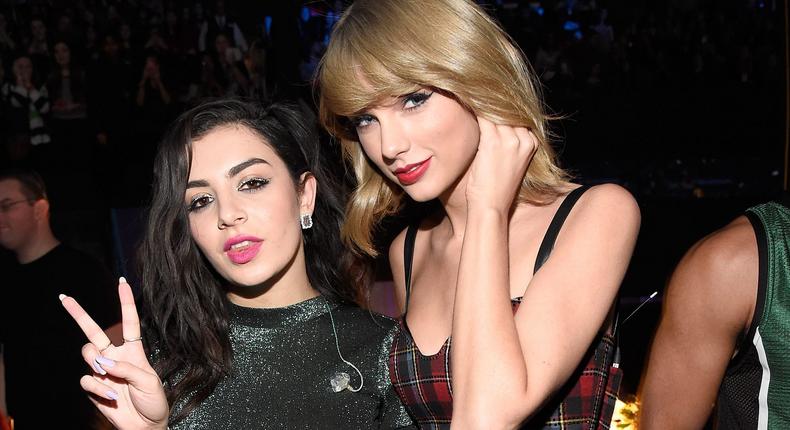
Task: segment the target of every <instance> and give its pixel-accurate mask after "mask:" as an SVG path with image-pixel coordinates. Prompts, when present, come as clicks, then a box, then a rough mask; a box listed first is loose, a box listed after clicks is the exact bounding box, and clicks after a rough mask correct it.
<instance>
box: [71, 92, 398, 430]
mask: <svg viewBox="0 0 790 430" xmlns="http://www.w3.org/2000/svg"><path fill="white" fill-rule="evenodd" d="M154 175H155V181H154V189H153V201H152V204H151V211H150V215H149V221H148V227H147V231H146V235H145V239H144V241H143V244H142V254H141V261H142V263H143V277H142V282H143V298H144V303H145V310H146V318H145V320H144V322H145V324H144V327H145V330H144V332H145V333H144V338H143V337H141V330H140V324H139V322H138V317H137V311H136V308H135V305H134V298H133V296H132V292H131V289H130V287H129V285H128V284H127V283H126V281H125V280H124V279H123V278H122V279H121V282H120V285H119V296H120V299H121V306H122V309H123V321H124V322H123V334H124V344H123V345H121V346H113V345H112V344H111V343H110V341H109V340H108V339H107V337H106V336H105V335H104V333H103V332H102V331H101V330H100V329H98V327H96V326H95V324H93V322H92V321H91V320H90V317H89V316H88V315H87V314H86V313H84V311H82V310H81V308H79V305H78V304H77V302H76V301H75V300H74V299H72V298H70V297H62V300H63V304H64V306H65V307H66V309H67V310H68V311H69V313H70V314H71V315H72V316H73V317H74V319H75V320H76V321H77V322H78V323H79V324H80V326H81V327H82V329H83V331H84V332H85V333H86V335H87V336H88V339H89V340H90V343H88V344H86V345H85V346H84V347H83V351H82V353H83V357H84V358H85V361H86V362H87V363H88V364H89V365H91V367H92V371H93V373H92V375H87V376H85V377H83V378H82V380H81V384H82V387H83V388H84V389H85V390H86V391H87V392H88V393H89V394H90V395H91V398H92V400H93V402H94V403H95V404H96V406H97V407H98V408H99V410H100V411H101V412H102V413H103V414H104V415H105V416H106V417H107V418H108V419H109V420H110V421H111V422H112V423H113V424H114V425H115V426H116V427H118V428H121V429H130V428H135V429H137V428H165V427H167V426H168V422H169V428H171V429H176V428H190V429H199V428H206V429H209V428H212V429H214V428H273V427H277V428H297V427H298V428H401V427H408V426H410V425H411V421H410V419H409V417H408V415H406V413H405V410H404V408H403V406H402V405H401V403H400V402H399V401H398V399H397V396H396V395H395V393H394V391H393V389H392V386H391V384H390V382H389V378H388V376H387V375H388V374H387V353H388V350H389V347H390V344H391V342H392V338H393V335H394V331H393V330H395V326H394V324H393V322H392V321H391V320H387V319H381V318H376V319H375V320H374V318H372V317H371V315H370V314H369V313H368V312H366V311H363V310H360V309H359V308H356V307H354V306H353V305H352V303H353V302H354V300H355V297H356V294H357V291H356V289H355V288H354V283H353V282H352V281H351V280H350V279H349V275H348V273H349V272H348V271H347V270H346V269H345V268H346V267H349V265H348V263H349V261H350V258H349V254H348V253H347V252H346V249H345V248H344V247H343V245H342V243H341V241H340V240H339V238H338V235H339V229H340V225H341V222H342V214H343V201H342V197H341V194H340V192H339V191H340V188H339V186H338V184H336V183H335V182H334V180H333V178H332V177H330V176H329V175H327V174H326V170H325V166H324V160H323V157H322V156H321V154H320V153H319V144H318V138H317V135H316V131H315V130H314V128H313V127H312V126H309V125H308V122H307V121H306V120H305V119H304V117H303V115H302V114H301V113H299V112H298V111H297V110H295V109H293V108H291V107H288V106H285V105H281V104H273V105H271V106H269V107H260V106H258V105H255V104H251V103H247V102H242V101H238V100H219V101H213V102H208V103H206V104H203V105H200V106H198V107H196V108H194V109H192V110H190V111H188V112H186V113H184V114H183V115H181V116H180V117H179V118H178V119H177V120H176V121H175V123H174V124H173V125H172V126H171V127H170V130H169V132H168V133H167V134H166V136H165V138H164V139H163V141H162V143H161V146H160V148H159V154H158V157H157V160H156V165H155V170H154ZM141 339H144V340H145V345H146V347H147V348H144V347H143V342H141ZM149 358H150V363H151V364H149ZM168 405H170V406H169V407H168Z"/></svg>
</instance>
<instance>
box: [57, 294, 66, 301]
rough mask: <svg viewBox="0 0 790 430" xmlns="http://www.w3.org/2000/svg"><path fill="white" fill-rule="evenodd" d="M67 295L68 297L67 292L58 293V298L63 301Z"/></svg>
mask: <svg viewBox="0 0 790 430" xmlns="http://www.w3.org/2000/svg"><path fill="white" fill-rule="evenodd" d="M66 297H68V296H67V295H65V294H60V295H58V299H59V300H60V301H61V302H63V299H65V298H66Z"/></svg>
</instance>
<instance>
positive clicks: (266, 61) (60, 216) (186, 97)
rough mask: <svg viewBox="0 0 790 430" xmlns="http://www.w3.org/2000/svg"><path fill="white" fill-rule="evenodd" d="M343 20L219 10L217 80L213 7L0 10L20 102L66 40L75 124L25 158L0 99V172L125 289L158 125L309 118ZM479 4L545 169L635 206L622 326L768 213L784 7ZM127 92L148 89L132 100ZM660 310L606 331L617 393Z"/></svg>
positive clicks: (100, 4)
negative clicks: (556, 168)
mask: <svg viewBox="0 0 790 430" xmlns="http://www.w3.org/2000/svg"><path fill="white" fill-rule="evenodd" d="M343 5H344V2H342V1H336V2H327V1H281V0H278V1H274V0H271V1H256V2H246V1H226V2H224V7H225V9H226V10H227V16H228V19H227V21H234V22H235V23H236V24H237V26H238V29H239V31H240V33H241V34H242V35H243V36H244V42H245V43H240V40H237V39H236V38H235V37H234V35H233V32H229V34H227V36H226V37H227V39H228V44H229V45H230V46H231V47H233V46H234V45H236V46H237V47H238V48H239V49H238V55H237V57H235V58H233V59H232V60H231V61H228V62H227V63H228V64H227V65H224V66H223V65H222V64H224V63H223V60H222V58H225V57H226V56H231V57H232V56H233V54H227V50H223V49H222V48H220V50H219V51H218V50H217V49H216V44H215V39H214V37H213V36H214V33H210V34H209V36H208V37H207V40H206V43H205V49H204V50H201V49H200V46H199V43H198V39H199V35H200V28H201V23H202V22H203V21H204V20H206V19H207V18H210V17H212V16H213V14H214V11H215V10H216V9H217V2H215V1H197V2H192V1H188V2H187V1H161V0H109V1H98V0H78V1H74V2H65V1H55V0H50V1H9V0H4V1H2V2H0V15H2V16H0V59H2V65H1V67H0V69H2V74H0V81H1V82H2V83H3V84H5V85H13V84H14V73H13V71H12V64H13V62H14V60H15V59H16V58H18V57H19V56H20V55H26V56H29V57H30V58H31V60H32V63H33V66H34V85H35V87H36V88H47V92H48V97H49V102H50V105H51V106H52V107H54V106H55V105H57V104H58V103H61V104H62V103H63V99H64V97H63V91H62V75H61V74H59V70H60V69H61V67H60V66H59V65H58V64H57V63H56V61H55V58H54V55H53V50H54V48H55V45H57V44H58V43H59V42H65V43H66V44H67V45H68V46H69V48H70V51H71V65H70V66H69V68H70V70H71V77H72V79H71V85H72V88H71V93H72V101H74V102H76V103H77V104H79V105H80V106H82V110H83V111H84V114H83V115H82V116H80V115H79V114H77V115H76V116H77V118H72V117H70V116H69V115H68V114H66V115H64V114H63V113H61V114H57V113H55V112H54V109H50V110H49V112H46V113H44V115H43V117H44V120H45V123H46V125H47V129H48V132H49V135H50V136H51V142H50V143H48V144H46V145H39V146H36V147H32V146H30V145H29V144H28V143H26V142H27V141H26V140H25V139H27V138H28V137H29V136H28V135H27V134H26V133H28V132H29V130H27V128H26V127H27V123H26V121H25V118H21V119H20V117H19V116H18V115H17V113H15V112H14V110H13V109H12V108H11V107H9V106H8V103H7V100H4V101H3V109H2V110H1V111H0V113H1V114H2V118H0V121H2V123H1V124H2V128H0V139H2V142H3V147H2V148H0V166H2V167H7V166H20V165H22V166H31V167H34V168H36V169H38V170H40V171H41V173H42V174H43V175H44V177H45V179H46V180H47V182H48V185H49V188H50V196H51V201H52V205H53V217H52V218H53V223H54V225H55V229H56V233H57V234H58V236H59V237H61V238H62V239H63V240H64V241H65V242H67V243H70V244H72V245H74V246H75V247H78V248H81V249H83V250H86V251H88V252H90V253H92V254H93V255H95V256H96V257H97V258H100V259H101V260H102V261H104V262H106V263H107V265H108V267H111V268H112V269H113V270H114V271H115V272H116V273H117V274H125V275H127V277H131V278H132V279H134V277H133V275H131V274H130V272H131V271H132V269H131V266H132V263H133V253H132V250H133V248H134V244H135V240H136V237H137V234H138V231H137V229H136V226H137V223H139V222H140V219H141V217H142V216H143V214H144V210H143V209H141V208H144V207H145V205H146V202H147V199H148V191H149V183H150V172H151V161H152V158H153V154H154V152H155V148H156V142H157V140H158V138H159V136H160V135H161V133H162V131H163V129H164V127H166V125H167V124H168V122H169V121H170V120H172V119H173V118H174V117H175V116H176V115H178V113H180V112H182V111H184V110H185V109H187V108H188V107H190V106H192V105H194V104H195V103H197V102H199V101H200V100H201V99H202V98H203V97H206V96H218V95H242V96H250V97H258V98H260V99H263V100H270V99H282V98H289V99H294V98H297V99H301V100H302V101H303V102H304V103H305V104H306V105H308V106H313V96H312V94H311V87H310V84H309V79H310V77H311V76H312V72H313V70H314V68H315V65H316V62H317V60H318V58H320V55H321V54H322V52H323V49H324V47H325V44H326V41H327V39H328V32H329V31H330V30H331V26H332V24H333V23H334V22H335V21H336V19H337V15H338V13H339V12H340V11H341V10H342V8H343ZM485 5H486V7H487V9H488V10H489V11H490V12H491V13H492V14H493V15H494V16H496V17H497V18H498V19H499V20H500V22H501V23H502V24H503V26H504V27H505V28H506V30H507V31H508V32H509V33H510V34H511V35H512V37H513V38H514V39H515V40H516V41H517V43H518V44H519V45H520V46H521V47H522V49H523V50H524V52H525V53H526V55H527V57H528V58H529V60H530V61H531V63H532V65H533V67H534V68H535V70H536V72H537V74H538V75H539V76H540V78H541V82H542V84H543V86H544V93H545V97H546V101H547V105H548V108H549V110H550V111H551V112H553V113H555V114H557V115H558V116H559V117H561V119H559V120H557V121H555V122H554V124H553V130H554V132H555V134H556V139H555V141H556V145H557V149H558V151H559V152H560V153H561V160H562V164H563V166H564V167H566V168H568V169H569V170H570V171H571V172H573V173H574V175H575V176H576V178H577V181H579V182H582V183H593V184H594V183H601V182H615V183H619V184H621V185H623V186H625V187H626V188H628V189H629V190H630V191H631V192H632V193H633V194H634V196H635V197H636V198H637V200H638V201H639V204H640V207H641V209H642V229H641V233H640V236H639V240H638V243H637V248H636V251H635V254H634V257H633V260H632V263H631V267H630V270H629V272H628V275H627V277H626V280H625V282H624V283H623V287H622V303H621V310H622V312H623V313H624V314H628V313H630V311H631V310H633V309H634V308H635V307H636V306H637V305H638V304H639V303H640V302H641V301H642V300H644V299H645V298H646V296H648V295H650V293H652V292H653V291H659V293H661V292H662V291H663V288H664V286H665V284H666V281H667V278H668V276H669V275H670V274H671V271H672V268H673V267H674V265H675V264H676V263H677V261H678V260H679V259H680V257H681V256H682V255H683V253H684V252H685V250H686V249H688V247H689V246H691V244H693V243H694V242H695V241H697V240H699V239H700V238H701V237H703V236H704V235H706V234H708V233H710V232H712V231H714V230H716V229H718V228H720V227H722V226H723V225H725V224H726V223H727V222H729V221H730V220H731V219H733V218H734V217H736V216H737V215H739V214H740V213H742V212H743V210H744V209H746V208H748V207H749V206H751V205H754V204H757V203H761V202H764V201H767V200H771V199H778V198H780V197H781V195H782V190H783V178H784V175H785V171H784V169H785V157H786V153H785V150H786V144H787V140H786V139H787V137H786V136H787V135H786V133H787V127H788V124H787V120H786V118H787V112H786V103H787V88H786V79H787V69H786V58H785V53H786V47H785V38H786V32H787V29H786V27H785V10H784V8H785V7H786V6H785V3H784V2H781V1H776V0H773V1H767V0H765V1H759V0H755V1H747V0H738V1H735V0H733V1H729V0H728V1H715V0H696V1H692V0H674V1H660V2H656V1H649V0H633V1H625V0H610V1H591V0H587V1H543V2H527V1H493V0H492V1H489V2H486V3H485ZM267 17H268V18H267ZM267 23H269V24H268V26H267ZM42 26H43V27H44V31H43V36H42V31H41V27H42ZM9 41H10V43H9ZM113 45H114V47H113ZM244 45H246V47H247V48H246V49H244ZM150 62H155V63H158V65H159V73H160V75H161V82H162V84H161V85H162V86H164V87H165V88H166V90H167V93H168V94H169V97H167V98H166V97H163V96H161V94H160V92H159V91H158V89H156V88H153V87H151V86H150V84H146V83H145V82H143V80H142V75H143V73H144V69H145V67H146V63H150ZM212 66H213V68H212ZM234 68H235V69H234ZM234 70H235V71H234ZM236 72H238V73H236ZM234 76H242V77H243V78H237V77H234ZM141 82H143V83H144V85H143V86H144V87H146V85H148V86H147V87H146V89H145V100H144V102H143V103H138V98H137V96H138V88H139V86H138V85H139V84H140V83H141ZM166 99H168V100H166ZM59 100H60V101H59ZM78 111H79V109H78ZM78 113H79V112H78ZM72 116H73V115H72ZM102 135H103V136H102ZM418 215H419V214H416V213H415V210H412V211H411V212H409V213H407V216H406V217H405V218H400V219H396V220H390V221H388V222H387V223H386V224H385V226H386V227H385V228H384V229H383V230H382V232H381V234H380V237H379V238H378V241H379V243H382V244H385V243H386V242H387V241H388V239H389V238H390V237H391V236H392V235H393V234H394V233H395V232H396V231H397V229H398V227H399V226H400V225H402V224H403V223H404V222H405V220H406V219H407V218H408V217H409V216H418ZM6 257H7V256H6ZM380 263H381V262H380ZM380 266H381V267H380V274H379V278H380V279H382V280H386V278H387V277H388V272H387V270H386V267H384V266H385V265H384V264H380ZM660 297H661V294H659V296H658V298H656V299H655V300H653V301H651V302H650V303H649V304H648V305H646V306H645V307H644V308H643V310H641V311H640V312H639V313H637V314H636V315H635V316H634V317H633V318H632V319H631V320H630V321H628V322H627V323H626V324H625V325H624V326H623V327H622V330H623V331H622V338H621V341H622V344H623V345H622V346H623V351H624V365H623V366H624V368H625V373H626V380H625V383H626V386H625V391H627V392H633V391H634V390H635V387H636V384H637V382H638V377H639V374H640V371H641V367H642V361H643V357H644V354H645V351H646V348H647V345H648V341H649V337H650V336H651V334H652V331H653V329H654V326H655V322H656V320H657V317H658V313H659V311H660Z"/></svg>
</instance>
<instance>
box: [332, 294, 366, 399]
mask: <svg viewBox="0 0 790 430" xmlns="http://www.w3.org/2000/svg"><path fill="white" fill-rule="evenodd" d="M324 306H326V311H327V313H329V321H330V322H331V323H332V334H333V335H334V336H335V348H337V355H338V357H340V361H342V362H343V363H346V364H348V365H349V366H351V367H352V368H353V369H354V370H356V371H357V373H358V374H359V387H357V388H354V387H352V386H351V383H350V382H351V377H350V376H349V375H348V373H346V372H335V374H334V375H333V376H332V378H330V379H329V385H330V386H331V387H332V391H334V392H336V393H339V392H341V391H343V390H348V391H351V392H352V393H356V392H357V391H359V390H361V389H362V386H363V385H365V379H364V378H363V377H362V372H360V371H359V369H358V368H357V366H354V365H353V364H352V363H351V362H350V361H348V360H346V359H345V358H343V354H342V353H341V352H340V342H339V341H338V340H337V328H335V317H334V316H332V308H331V307H330V306H329V302H328V301H327V300H326V298H324Z"/></svg>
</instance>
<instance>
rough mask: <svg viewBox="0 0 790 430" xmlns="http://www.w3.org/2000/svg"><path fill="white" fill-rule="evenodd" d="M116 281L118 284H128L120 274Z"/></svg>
mask: <svg viewBox="0 0 790 430" xmlns="http://www.w3.org/2000/svg"><path fill="white" fill-rule="evenodd" d="M118 283H119V284H128V282H126V278H124V277H123V276H121V277H120V278H118Z"/></svg>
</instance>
